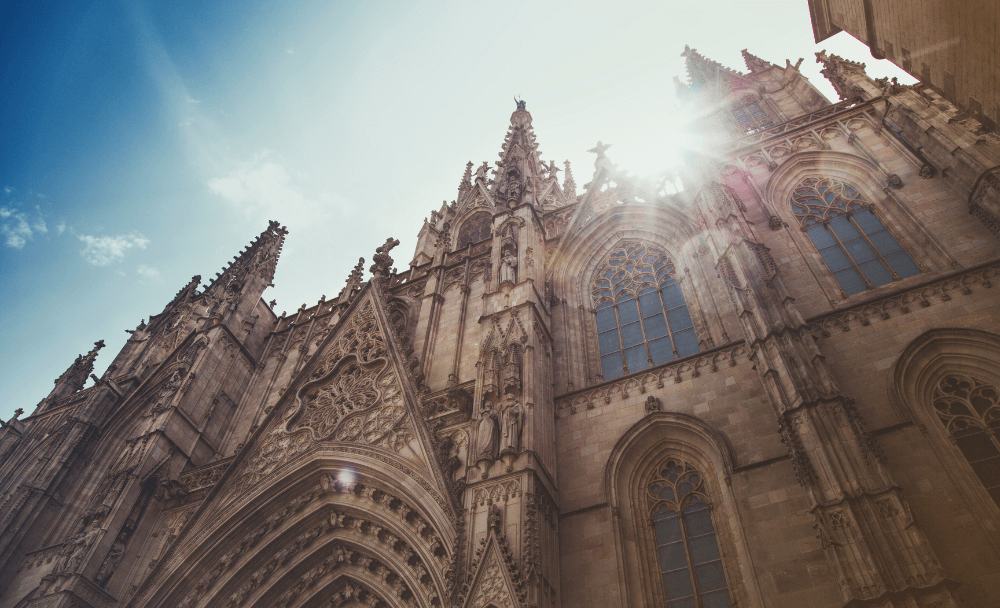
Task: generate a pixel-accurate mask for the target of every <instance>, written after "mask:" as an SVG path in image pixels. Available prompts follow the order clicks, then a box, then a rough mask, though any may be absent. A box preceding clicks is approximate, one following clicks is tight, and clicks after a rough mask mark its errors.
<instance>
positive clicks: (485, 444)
mask: <svg viewBox="0 0 1000 608" xmlns="http://www.w3.org/2000/svg"><path fill="white" fill-rule="evenodd" d="M476 449H477V450H479V460H494V459H496V454H497V413H496V410H494V409H493V407H492V405H491V404H490V402H489V401H483V405H482V407H481V408H480V410H479V430H478V432H477V434H476Z"/></svg>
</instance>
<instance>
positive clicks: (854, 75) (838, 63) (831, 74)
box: [816, 49, 880, 100]
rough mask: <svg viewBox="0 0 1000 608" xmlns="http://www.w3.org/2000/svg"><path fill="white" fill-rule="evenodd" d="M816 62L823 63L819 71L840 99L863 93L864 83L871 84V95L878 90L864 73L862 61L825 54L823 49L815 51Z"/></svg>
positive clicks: (875, 94)
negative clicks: (872, 91)
mask: <svg viewBox="0 0 1000 608" xmlns="http://www.w3.org/2000/svg"><path fill="white" fill-rule="evenodd" d="M816 63H822V64H823V69H822V70H820V71H819V72H820V74H822V75H824V76H826V79H827V80H829V81H830V84H832V85H833V88H834V89H835V90H836V91H837V95H839V96H840V98H841V99H842V100H843V99H850V98H851V97H857V96H861V95H863V94H864V93H865V92H866V91H865V87H864V84H866V83H869V84H871V88H872V89H873V90H874V95H873V96H878V94H879V92H880V91H879V90H878V88H877V87H875V84H874V82H872V81H871V80H870V79H869V78H868V75H867V74H865V64H863V63H858V62H857V61H851V60H849V59H844V58H843V57H840V56H837V55H827V54H826V50H825V49H824V50H822V51H820V52H818V53H816Z"/></svg>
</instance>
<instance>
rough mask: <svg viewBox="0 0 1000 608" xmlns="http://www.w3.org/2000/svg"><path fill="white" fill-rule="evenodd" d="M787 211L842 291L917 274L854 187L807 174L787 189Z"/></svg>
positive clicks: (863, 287)
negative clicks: (789, 191) (789, 205)
mask: <svg viewBox="0 0 1000 608" xmlns="http://www.w3.org/2000/svg"><path fill="white" fill-rule="evenodd" d="M792 209H793V210H794V212H795V215H796V216H797V217H798V218H799V223H800V224H801V226H802V229H803V230H804V231H805V233H806V234H808V235H809V238H810V239H812V242H813V244H814V245H815V246H816V249H818V250H819V253H820V255H821V256H822V257H823V261H824V262H826V265H827V266H828V267H829V268H830V272H832V273H833V276H834V277H836V279H837V282H838V283H840V287H841V288H842V289H843V290H844V292H845V293H846V294H847V295H853V294H856V293H860V292H862V291H865V290H866V289H874V288H875V287H878V286H880V285H885V284H886V283H891V282H892V281H898V280H900V279H905V278H906V277H909V276H913V275H915V274H919V273H920V268H919V267H918V266H917V265H916V264H915V263H914V262H913V258H911V257H910V255H909V254H908V253H906V251H905V250H904V249H903V247H902V246H901V245H900V244H899V241H897V240H896V238H895V237H894V236H892V234H891V233H890V232H889V230H888V229H886V227H885V225H884V224H883V223H882V221H881V220H879V218H878V217H877V216H876V215H875V213H873V211H872V209H873V205H871V204H869V203H868V201H866V200H865V199H864V197H863V196H862V195H861V193H860V192H859V191H858V189H857V188H855V187H854V186H851V185H850V184H848V183H846V182H843V181H840V180H837V179H833V178H816V177H810V178H807V179H805V180H803V182H802V184H801V185H800V186H799V187H798V188H796V189H795V190H794V192H793V193H792Z"/></svg>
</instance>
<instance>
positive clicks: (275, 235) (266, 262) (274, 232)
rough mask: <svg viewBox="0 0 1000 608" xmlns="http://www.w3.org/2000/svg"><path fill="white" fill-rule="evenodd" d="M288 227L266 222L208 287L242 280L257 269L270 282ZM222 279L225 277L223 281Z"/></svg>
mask: <svg viewBox="0 0 1000 608" xmlns="http://www.w3.org/2000/svg"><path fill="white" fill-rule="evenodd" d="M287 234H288V229H287V228H286V227H284V226H281V225H280V224H279V223H278V222H276V221H273V220H272V221H270V222H268V225H267V229H266V230H264V231H263V232H261V233H260V234H259V235H257V236H256V237H254V240H253V241H251V242H250V244H249V245H247V246H246V247H244V248H243V250H242V251H240V254H239V255H236V256H233V260H232V261H231V262H229V263H228V264H227V265H226V267H225V268H223V269H222V272H221V273H216V275H215V277H216V278H215V279H213V280H212V283H211V285H209V289H211V288H212V287H214V286H215V285H216V284H218V283H220V281H222V282H224V283H226V284H228V283H229V282H230V281H231V280H233V279H237V280H240V281H242V278H238V277H244V275H246V273H247V272H249V271H253V270H259V271H260V272H261V276H262V277H263V278H264V279H265V280H266V281H267V283H270V282H271V280H272V279H273V278H274V271H275V268H276V267H277V264H278V256H279V255H281V248H282V246H283V245H284V242H285V235H287ZM223 279H225V280H224V281H223Z"/></svg>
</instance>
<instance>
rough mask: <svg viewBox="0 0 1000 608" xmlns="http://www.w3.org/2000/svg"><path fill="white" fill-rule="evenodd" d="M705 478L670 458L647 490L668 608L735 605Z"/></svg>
mask: <svg viewBox="0 0 1000 608" xmlns="http://www.w3.org/2000/svg"><path fill="white" fill-rule="evenodd" d="M704 486H705V484H704V480H703V479H702V476H701V474H700V473H699V472H698V471H697V470H696V469H695V468H694V467H692V466H691V465H689V464H687V463H685V462H683V461H681V460H679V459H677V458H669V459H667V460H666V461H665V462H663V463H662V464H661V465H660V466H659V467H657V469H656V472H655V473H654V474H653V479H652V480H651V481H650V482H649V483H648V484H647V486H646V499H647V504H648V507H649V514H650V518H651V521H652V526H653V538H654V542H655V544H656V552H657V557H658V563H659V571H660V580H661V582H662V584H663V592H664V594H665V595H666V598H667V606H668V607H669V608H730V606H732V601H731V598H730V595H729V586H728V584H727V582H726V574H725V571H724V570H723V568H722V556H721V554H720V553H719V543H718V541H717V540H716V535H715V527H714V525H713V524H712V512H711V502H710V501H709V499H708V496H707V495H706V494H705V487H704Z"/></svg>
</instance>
